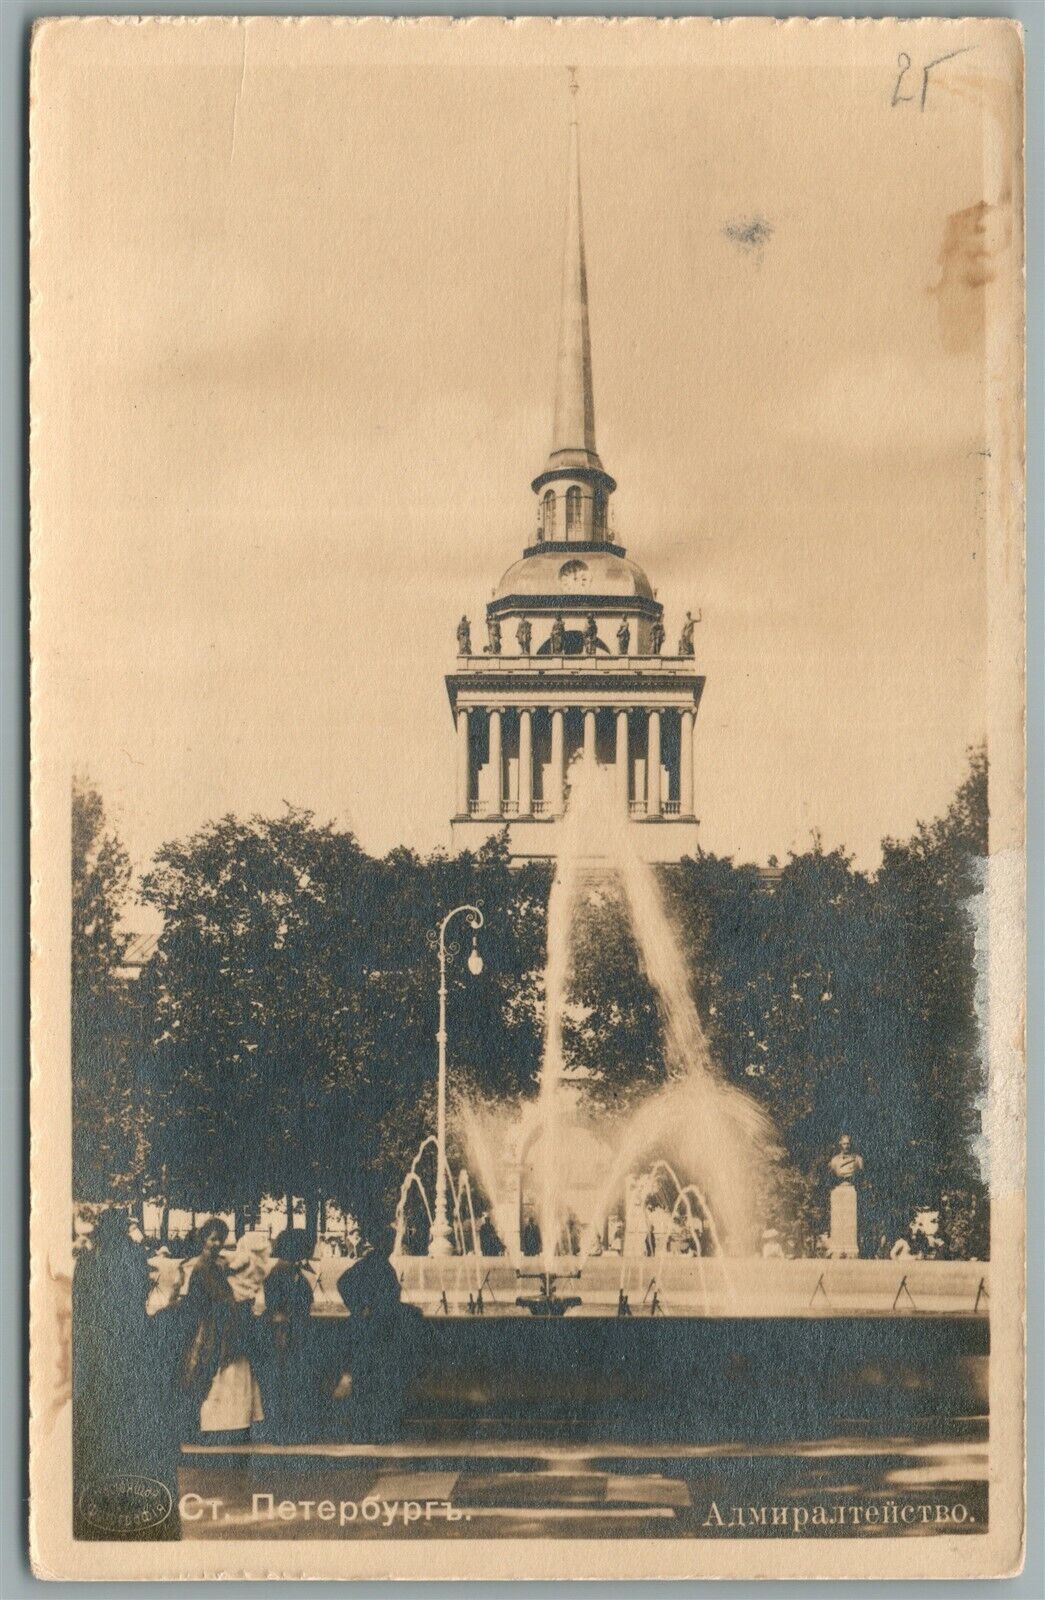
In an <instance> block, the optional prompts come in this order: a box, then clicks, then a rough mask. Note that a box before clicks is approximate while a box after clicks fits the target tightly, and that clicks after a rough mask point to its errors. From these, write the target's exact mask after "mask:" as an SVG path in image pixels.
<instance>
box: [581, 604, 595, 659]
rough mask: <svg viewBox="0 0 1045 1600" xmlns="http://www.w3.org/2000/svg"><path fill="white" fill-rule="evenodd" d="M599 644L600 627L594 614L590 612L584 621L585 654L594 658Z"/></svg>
mask: <svg viewBox="0 0 1045 1600" xmlns="http://www.w3.org/2000/svg"><path fill="white" fill-rule="evenodd" d="M598 642H599V625H598V623H597V622H596V621H595V616H594V613H593V612H591V611H589V612H588V615H587V616H586V617H585V619H584V654H585V655H586V656H593V655H594V654H595V647H596V645H597V644H598Z"/></svg>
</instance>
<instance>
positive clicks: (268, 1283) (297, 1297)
mask: <svg viewBox="0 0 1045 1600" xmlns="http://www.w3.org/2000/svg"><path fill="white" fill-rule="evenodd" d="M272 1254H273V1257H274V1259H275V1265H274V1266H273V1268H272V1269H271V1271H270V1272H269V1274H268V1277H267V1278H266V1279H265V1315H264V1317H263V1318H262V1329H261V1333H262V1340H261V1360H260V1377H261V1396H262V1403H263V1405H264V1408H265V1430H264V1431H265V1435H266V1437H267V1438H270V1439H273V1440H276V1441H278V1442H279V1443H282V1444H288V1443H290V1442H292V1441H293V1440H295V1439H297V1440H299V1441H301V1440H305V1439H309V1438H311V1437H313V1435H314V1432H315V1427H316V1420H317V1409H318V1406H319V1404H320V1399H321V1396H320V1376H321V1375H320V1371H319V1363H318V1353H317V1350H316V1339H315V1334H314V1329H313V1324H312V1304H313V1295H312V1285H311V1284H310V1283H309V1281H308V1279H307V1277H306V1276H305V1271H304V1263H305V1262H307V1261H308V1260H309V1258H310V1256H311V1254H312V1240H311V1238H310V1236H309V1235H308V1233H306V1232H305V1230H304V1229H303V1228H287V1229H285V1230H284V1232H283V1233H281V1234H280V1235H279V1236H278V1238H277V1239H276V1241H275V1243H274V1244H273V1246H272Z"/></svg>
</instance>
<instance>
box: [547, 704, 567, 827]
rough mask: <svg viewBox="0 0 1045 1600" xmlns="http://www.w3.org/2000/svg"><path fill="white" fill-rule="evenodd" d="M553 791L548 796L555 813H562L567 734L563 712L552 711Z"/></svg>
mask: <svg viewBox="0 0 1045 1600" xmlns="http://www.w3.org/2000/svg"><path fill="white" fill-rule="evenodd" d="M551 780H552V792H551V794H550V795H549V796H548V800H549V803H550V806H551V810H552V812H553V814H554V815H555V816H557V817H559V816H561V815H562V810H563V790H564V788H565V786H566V734H565V729H564V727H563V720H562V712H561V711H553V712H552V771H551Z"/></svg>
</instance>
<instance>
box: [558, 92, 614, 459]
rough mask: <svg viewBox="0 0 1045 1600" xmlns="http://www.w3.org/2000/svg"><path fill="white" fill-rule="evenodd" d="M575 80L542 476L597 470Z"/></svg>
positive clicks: (571, 102)
mask: <svg viewBox="0 0 1045 1600" xmlns="http://www.w3.org/2000/svg"><path fill="white" fill-rule="evenodd" d="M577 90H578V84H577V77H576V73H575V72H574V69H573V68H572V67H571V68H570V155H569V169H568V182H567V191H566V239H565V244H564V248H563V262H562V311H561V319H560V323H559V360H558V365H557V368H556V375H555V424H554V428H553V431H552V448H551V454H550V456H549V458H548V466H547V467H546V469H545V470H546V471H554V470H556V469H559V468H562V467H571V466H572V467H591V468H594V469H595V470H596V471H601V470H602V462H601V461H600V460H599V457H598V453H597V451H596V449H595V399H594V395H593V393H592V381H591V336H590V334H589V332H588V278H587V272H586V270H585V263H584V220H583V217H582V214H581V177H580V157H579V153H578V134H577Z"/></svg>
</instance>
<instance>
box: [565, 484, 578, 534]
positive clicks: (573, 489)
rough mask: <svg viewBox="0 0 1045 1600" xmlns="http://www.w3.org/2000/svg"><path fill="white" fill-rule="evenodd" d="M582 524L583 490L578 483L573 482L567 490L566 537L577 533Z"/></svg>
mask: <svg viewBox="0 0 1045 1600" xmlns="http://www.w3.org/2000/svg"><path fill="white" fill-rule="evenodd" d="M580 525H581V492H580V490H579V489H578V487H577V485H576V484H575V483H574V484H571V485H570V487H569V488H568V489H567V491H566V537H567V539H568V538H569V537H570V534H571V533H575V532H576V531H577V529H578V528H579V527H580Z"/></svg>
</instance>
